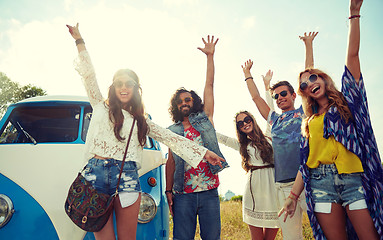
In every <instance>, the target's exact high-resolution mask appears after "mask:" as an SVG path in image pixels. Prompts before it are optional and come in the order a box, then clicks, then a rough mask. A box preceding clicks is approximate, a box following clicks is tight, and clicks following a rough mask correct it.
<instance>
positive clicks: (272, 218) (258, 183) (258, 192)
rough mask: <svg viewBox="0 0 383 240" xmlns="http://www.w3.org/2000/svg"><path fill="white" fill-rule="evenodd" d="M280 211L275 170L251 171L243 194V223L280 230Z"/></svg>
mask: <svg viewBox="0 0 383 240" xmlns="http://www.w3.org/2000/svg"><path fill="white" fill-rule="evenodd" d="M250 181H251V184H250ZM250 187H251V188H250ZM278 211H279V209H278V207H277V194H276V190H275V182H274V168H262V169H258V170H254V171H253V172H251V171H249V172H248V178H247V183H246V188H245V192H244V194H243V204H242V213H243V221H244V222H245V223H247V224H249V225H252V226H256V227H265V228H279V227H280V226H279V221H278Z"/></svg>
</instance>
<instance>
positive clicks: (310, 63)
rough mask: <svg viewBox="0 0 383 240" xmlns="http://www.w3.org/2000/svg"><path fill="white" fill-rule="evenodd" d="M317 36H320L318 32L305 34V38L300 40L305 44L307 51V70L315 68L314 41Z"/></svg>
mask: <svg viewBox="0 0 383 240" xmlns="http://www.w3.org/2000/svg"><path fill="white" fill-rule="evenodd" d="M317 35H318V32H309V34H306V33H304V35H303V36H299V38H300V39H301V40H302V41H303V42H304V43H305V49H306V59H305V68H313V67H314V50H313V41H314V38H315V37H316V36H317Z"/></svg>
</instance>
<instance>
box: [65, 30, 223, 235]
mask: <svg viewBox="0 0 383 240" xmlns="http://www.w3.org/2000/svg"><path fill="white" fill-rule="evenodd" d="M67 27H68V28H69V32H70V34H71V35H72V37H73V38H74V39H75V40H76V41H75V42H76V45H77V50H78V53H79V55H78V59H77V61H76V70H77V71H78V73H79V74H80V75H81V77H82V80H83V83H84V85H85V89H86V92H87V94H88V97H89V101H90V104H91V105H92V108H93V113H92V120H91V123H90V125H89V130H88V134H87V139H86V143H85V151H86V154H85V155H86V156H85V160H86V161H87V165H86V167H85V170H84V171H83V172H82V174H83V175H84V177H85V179H87V180H88V181H90V182H91V184H92V185H93V186H94V187H95V188H96V190H97V191H99V192H103V193H106V194H113V193H114V191H115V189H116V187H117V186H116V185H117V179H118V175H119V174H118V173H119V171H120V170H119V168H120V166H121V163H122V159H123V155H124V151H125V146H126V144H127V136H128V135H129V132H130V129H131V126H132V124H134V120H136V123H135V125H134V127H133V135H132V138H131V141H130V144H129V148H128V153H127V156H126V159H125V165H124V168H123V169H124V170H123V174H122V178H121V182H120V185H119V193H118V197H117V198H116V200H115V201H116V202H115V203H114V211H115V216H116V225H117V236H118V239H136V230H137V219H138V212H139V207H140V199H141V195H140V192H141V188H140V183H139V178H138V172H137V171H138V169H139V168H140V167H141V162H142V152H143V146H144V145H145V142H146V136H149V137H152V138H154V139H155V140H157V141H160V142H162V143H164V144H166V145H167V146H168V147H169V148H171V149H172V151H174V152H176V153H177V154H179V155H180V156H182V158H183V159H185V160H186V161H187V162H188V163H189V164H190V165H192V166H193V167H196V166H197V165H198V164H199V162H200V161H201V160H202V159H203V158H205V159H206V160H207V161H208V162H210V163H212V164H213V165H217V164H218V165H221V161H224V160H223V159H221V158H219V157H218V156H217V155H216V154H215V153H213V152H211V151H208V150H207V149H205V148H203V147H202V146H199V145H198V144H196V143H194V142H192V141H190V140H188V139H187V138H184V137H181V136H178V135H176V134H174V133H173V132H171V131H170V130H166V129H164V128H162V127H160V126H158V125H156V124H155V123H153V122H152V121H151V120H150V119H148V118H147V117H146V116H145V112H144V106H143V103H142V98H141V87H140V83H139V79H138V77H137V75H136V74H135V73H134V72H133V71H132V70H129V69H121V70H118V71H117V72H116V73H115V74H114V77H113V83H112V84H111V85H110V87H109V92H108V99H107V100H103V97H102V95H101V91H100V89H99V87H98V84H97V79H96V75H95V71H94V69H93V65H92V62H91V59H90V56H89V54H88V51H87V50H86V48H85V43H84V40H83V39H82V37H81V34H80V31H79V29H78V23H77V25H76V26H69V25H67ZM110 176H115V177H110ZM94 235H95V238H96V239H108V240H109V239H115V232H114V227H113V214H112V215H111V216H110V217H109V220H108V222H107V223H106V225H105V226H104V227H103V228H102V229H101V230H100V231H99V232H95V233H94Z"/></svg>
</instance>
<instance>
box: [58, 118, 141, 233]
mask: <svg viewBox="0 0 383 240" xmlns="http://www.w3.org/2000/svg"><path fill="white" fill-rule="evenodd" d="M135 122H136V119H134V120H133V125H132V128H131V130H130V134H129V138H128V142H127V144H126V149H125V153H124V158H123V159H122V164H121V170H120V176H119V177H118V181H117V187H116V192H115V193H114V194H113V195H112V196H110V195H108V194H104V193H99V192H97V190H96V189H95V188H94V187H93V186H92V184H91V183H90V182H88V181H87V180H86V179H85V178H84V177H83V176H82V175H81V173H79V174H78V175H77V177H76V179H75V180H74V182H73V183H72V185H71V186H70V188H69V192H68V196H67V198H66V201H65V205H64V208H65V212H66V214H67V215H68V216H69V218H70V219H71V220H72V221H73V222H74V223H75V224H76V225H77V226H78V227H79V228H81V229H82V230H85V231H87V232H98V231H100V230H101V229H102V228H103V227H104V226H105V224H106V223H107V222H108V219H109V216H110V214H112V212H113V203H114V200H115V198H116V197H117V195H118V186H119V185H120V179H121V174H122V170H123V168H124V163H125V157H126V154H127V152H128V147H129V142H130V138H131V136H132V132H133V127H134V124H135Z"/></svg>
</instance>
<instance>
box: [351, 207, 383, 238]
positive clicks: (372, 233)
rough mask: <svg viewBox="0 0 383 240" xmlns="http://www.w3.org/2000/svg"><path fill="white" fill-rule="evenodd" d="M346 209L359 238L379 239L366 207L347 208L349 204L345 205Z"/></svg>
mask: <svg viewBox="0 0 383 240" xmlns="http://www.w3.org/2000/svg"><path fill="white" fill-rule="evenodd" d="M346 211H347V215H348V217H349V218H350V221H351V223H352V226H353V227H354V229H355V231H356V233H357V234H358V238H359V239H360V240H364V239H366V240H367V239H368V240H370V239H379V236H378V232H377V231H376V228H375V226H374V223H373V222H372V218H371V216H370V213H369V211H368V209H367V208H365V209H360V210H349V206H347V207H346Z"/></svg>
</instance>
